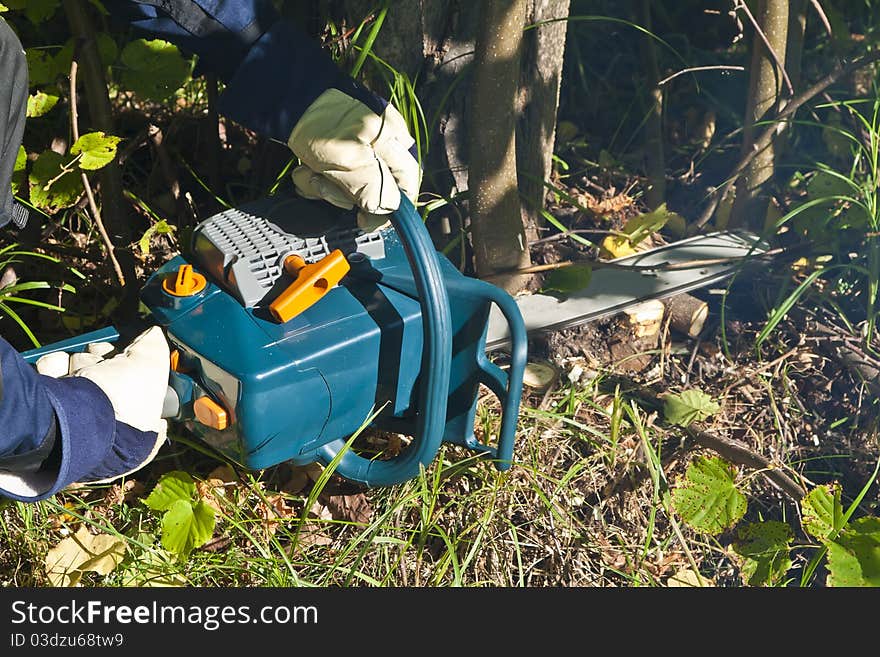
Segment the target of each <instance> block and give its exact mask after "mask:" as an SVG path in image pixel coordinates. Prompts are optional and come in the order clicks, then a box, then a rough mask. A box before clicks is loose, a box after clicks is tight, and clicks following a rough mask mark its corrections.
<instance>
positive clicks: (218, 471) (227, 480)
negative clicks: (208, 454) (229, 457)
mask: <svg viewBox="0 0 880 657" xmlns="http://www.w3.org/2000/svg"><path fill="white" fill-rule="evenodd" d="M206 479H219V480H220V481H221V482H222V483H223V484H237V483H238V475H237V474H235V470H233V469H232V468H231V467H230V466H228V465H220V466H217V467H216V468H214V469H213V470H211V472H210V474H208V476H207V477H206Z"/></svg>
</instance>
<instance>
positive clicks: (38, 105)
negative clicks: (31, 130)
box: [27, 91, 58, 119]
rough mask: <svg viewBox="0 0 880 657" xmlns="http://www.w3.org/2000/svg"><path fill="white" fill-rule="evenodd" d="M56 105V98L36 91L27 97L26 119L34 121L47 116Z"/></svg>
mask: <svg viewBox="0 0 880 657" xmlns="http://www.w3.org/2000/svg"><path fill="white" fill-rule="evenodd" d="M57 103H58V96H56V95H54V94H47V93H45V92H42V91H38V92H37V93H35V94H31V95H30V96H28V101H27V117H28V118H29V119H35V118H37V117H39V116H43V114H48V113H49V112H50V111H51V110H52V108H53V107H55V105H56V104H57Z"/></svg>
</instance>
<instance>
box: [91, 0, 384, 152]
mask: <svg viewBox="0 0 880 657" xmlns="http://www.w3.org/2000/svg"><path fill="white" fill-rule="evenodd" d="M105 4H106V5H107V7H108V8H109V9H110V11H111V12H112V13H115V14H117V15H119V16H121V17H125V18H127V19H128V20H129V22H130V23H131V24H132V25H133V26H134V27H136V28H139V29H141V30H143V31H145V32H147V33H148V34H150V35H151V36H154V37H159V38H163V39H165V40H167V41H170V42H172V43H174V44H175V45H177V46H179V47H180V48H182V49H184V50H186V51H189V52H191V53H194V54H196V55H198V57H199V70H200V71H210V72H214V73H216V74H217V75H218V77H219V78H220V79H222V80H223V81H224V82H226V83H227V87H226V89H225V91H224V93H223V94H222V95H221V96H220V99H219V107H218V110H219V111H220V112H221V113H223V114H224V115H225V116H227V117H228V118H230V119H232V120H234V121H236V122H237V123H240V124H241V125H243V126H245V127H247V128H250V129H251V130H254V131H256V132H259V133H260V134H263V135H266V136H267V137H270V138H272V139H276V140H278V141H281V142H284V143H286V142H287V140H288V138H289V137H290V133H291V132H293V128H294V126H295V125H296V123H297V121H299V118H300V117H301V116H302V114H303V113H304V112H305V110H306V108H308V106H309V105H311V104H312V102H313V101H314V100H315V99H316V98H317V97H318V96H320V95H321V94H322V93H323V92H324V91H326V90H327V89H330V88H337V89H340V90H342V91H344V92H346V93H348V94H349V95H350V96H352V97H354V98H357V99H358V100H360V101H361V102H363V103H365V104H366V105H367V106H368V107H370V108H371V109H372V110H373V111H375V112H376V113H381V112H382V111H383V110H384V107H385V105H386V103H385V102H384V101H383V100H381V99H379V98H377V97H376V96H375V95H373V94H372V93H371V92H370V91H368V90H367V89H366V88H365V87H363V86H362V85H360V84H358V83H357V82H356V81H355V80H353V79H352V78H351V77H350V76H348V75H346V74H345V73H343V72H342V71H341V70H340V69H339V68H338V67H337V66H336V64H335V63H334V62H333V60H332V59H331V58H330V56H329V54H328V53H327V52H326V51H325V50H324V49H323V48H322V47H321V45H320V44H319V43H318V42H317V41H316V40H315V39H313V38H311V37H310V36H309V35H308V34H306V33H305V32H304V31H303V30H302V29H301V28H299V27H298V26H297V25H295V24H294V23H293V22H291V21H289V20H287V19H282V18H280V17H279V16H278V15H277V13H276V12H275V10H274V8H273V7H272V3H271V2H270V1H269V0H241V1H238V2H232V1H225V0H142V1H136V0H109V1H107V2H105Z"/></svg>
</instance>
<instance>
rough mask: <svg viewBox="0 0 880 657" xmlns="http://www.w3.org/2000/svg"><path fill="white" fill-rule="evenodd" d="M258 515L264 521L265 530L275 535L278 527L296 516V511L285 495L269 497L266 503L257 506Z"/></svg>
mask: <svg viewBox="0 0 880 657" xmlns="http://www.w3.org/2000/svg"><path fill="white" fill-rule="evenodd" d="M257 515H258V516H259V517H260V519H261V520H262V521H263V522H262V525H263V529H265V530H266V531H267V532H269V533H270V534H274V533H275V530H276V529H278V525H280V524H281V522H282V521H284V520H286V519H287V518H291V517H293V516H294V515H295V513H294V509H293V507H292V506H290V504H288V503H287V500H286V499H285V497H284V496H283V495H268V496H267V497H266V500H265V501H264V502H260V504H259V505H257Z"/></svg>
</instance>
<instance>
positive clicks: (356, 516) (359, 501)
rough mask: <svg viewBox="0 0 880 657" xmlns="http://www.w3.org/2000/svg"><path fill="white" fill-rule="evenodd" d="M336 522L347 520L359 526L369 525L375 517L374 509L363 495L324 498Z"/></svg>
mask: <svg viewBox="0 0 880 657" xmlns="http://www.w3.org/2000/svg"><path fill="white" fill-rule="evenodd" d="M322 499H323V500H324V503H325V504H326V505H327V508H328V509H329V510H330V513H331V515H332V517H333V519H334V520H346V521H348V522H354V523H358V524H364V525H365V524H367V523H368V522H370V518H371V517H372V515H373V507H371V506H370V503H369V501H367V496H366V495H364V494H363V493H357V494H355V495H328V496H327V497H326V498H324V497H323V496H322Z"/></svg>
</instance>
